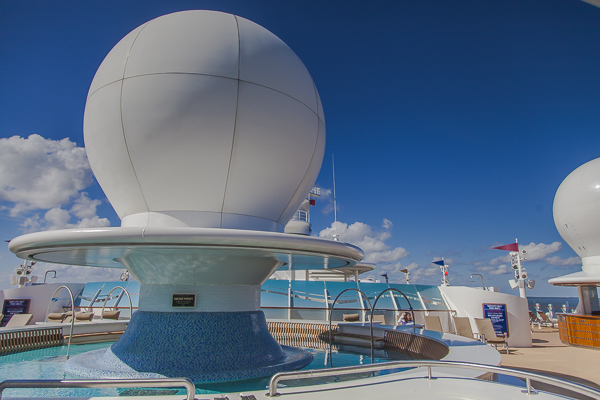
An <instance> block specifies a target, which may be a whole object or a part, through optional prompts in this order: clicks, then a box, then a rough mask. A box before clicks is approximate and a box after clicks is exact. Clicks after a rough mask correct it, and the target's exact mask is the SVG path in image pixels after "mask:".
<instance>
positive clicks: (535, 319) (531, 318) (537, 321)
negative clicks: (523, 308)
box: [529, 311, 542, 329]
mask: <svg viewBox="0 0 600 400" xmlns="http://www.w3.org/2000/svg"><path fill="white" fill-rule="evenodd" d="M529 323H530V324H531V329H533V327H534V326H535V324H537V326H538V329H542V321H540V319H539V318H538V317H536V316H535V314H534V313H532V312H531V311H529Z"/></svg>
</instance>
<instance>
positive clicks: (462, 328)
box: [454, 317, 473, 339]
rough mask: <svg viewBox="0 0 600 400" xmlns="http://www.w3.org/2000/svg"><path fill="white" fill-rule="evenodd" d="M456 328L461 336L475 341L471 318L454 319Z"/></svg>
mask: <svg viewBox="0 0 600 400" xmlns="http://www.w3.org/2000/svg"><path fill="white" fill-rule="evenodd" d="M454 327H455V328H456V333H457V334H459V335H460V336H464V337H467V338H469V339H473V329H471V322H470V321H469V317H454Z"/></svg>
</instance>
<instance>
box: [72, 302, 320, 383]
mask: <svg viewBox="0 0 600 400" xmlns="http://www.w3.org/2000/svg"><path fill="white" fill-rule="evenodd" d="M311 361H312V355H311V354H310V353H309V352H307V351H305V350H301V349H296V348H293V347H288V346H280V345H279V344H278V343H277V342H276V341H275V339H273V337H272V336H271V334H270V333H269V330H268V329H267V323H266V320H265V316H264V313H263V312H262V311H251V312H217V313H162V312H144V311H137V312H136V313H134V315H133V318H132V319H131V322H130V323H129V326H128V327H127V330H126V331H125V333H124V334H123V336H122V337H121V338H120V339H119V340H118V341H117V342H116V343H115V344H113V345H112V347H111V348H110V349H101V350H95V351H91V352H88V353H84V354H80V355H78V356H76V357H73V358H71V359H70V360H69V361H67V363H65V365H64V369H65V371H66V372H68V373H70V374H73V375H77V376H80V377H83V378H92V379H101V378H102V379H106V378H158V377H179V376H185V377H188V378H190V379H192V380H193V381H195V382H221V381H228V380H239V379H250V378H256V377H260V376H268V375H272V374H274V373H276V372H281V371H289V370H293V369H298V368H302V367H304V366H306V365H308V364H309V363H310V362H311Z"/></svg>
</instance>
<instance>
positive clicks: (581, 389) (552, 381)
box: [266, 360, 600, 399]
mask: <svg viewBox="0 0 600 400" xmlns="http://www.w3.org/2000/svg"><path fill="white" fill-rule="evenodd" d="M415 367H416V368H419V367H426V368H427V379H428V380H430V379H433V374H432V371H431V369H432V367H450V368H463V369H471V370H476V371H483V372H493V373H498V374H502V375H509V376H514V377H516V378H523V379H525V382H526V385H527V390H526V391H525V390H523V392H524V393H527V394H528V395H530V394H535V393H536V392H535V391H534V390H533V389H532V387H531V381H532V380H533V381H536V382H541V383H546V384H549V385H553V386H557V387H559V388H563V389H568V390H571V391H573V392H576V393H580V394H584V395H586V396H590V397H592V398H594V399H600V390H596V389H592V388H591V387H588V386H585V385H580V384H578V383H573V382H569V381H566V380H564V379H559V378H554V377H551V376H546V375H541V374H536V373H533V372H527V371H521V370H517V369H512V368H505V367H496V366H493V365H483V364H475V363H467V362H456V361H431V360H414V361H392V362H386V363H380V364H366V365H358V366H352V367H339V368H330V369H311V370H306V371H298V372H280V373H277V374H275V375H273V376H272V377H271V380H270V382H269V393H267V394H266V395H267V396H269V397H273V396H280V394H279V393H277V383H278V382H279V381H281V380H290V379H302V378H315V377H323V376H333V375H343V374H353V373H361V372H375V371H382V370H385V369H393V368H415Z"/></svg>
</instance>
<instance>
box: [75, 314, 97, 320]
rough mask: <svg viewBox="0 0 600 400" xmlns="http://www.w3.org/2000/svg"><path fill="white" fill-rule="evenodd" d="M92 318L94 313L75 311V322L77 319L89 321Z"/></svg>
mask: <svg viewBox="0 0 600 400" xmlns="http://www.w3.org/2000/svg"><path fill="white" fill-rule="evenodd" d="M93 318H94V313H93V312H90V313H86V312H76V313H75V322H77V321H91V320H92V319H93Z"/></svg>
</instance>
